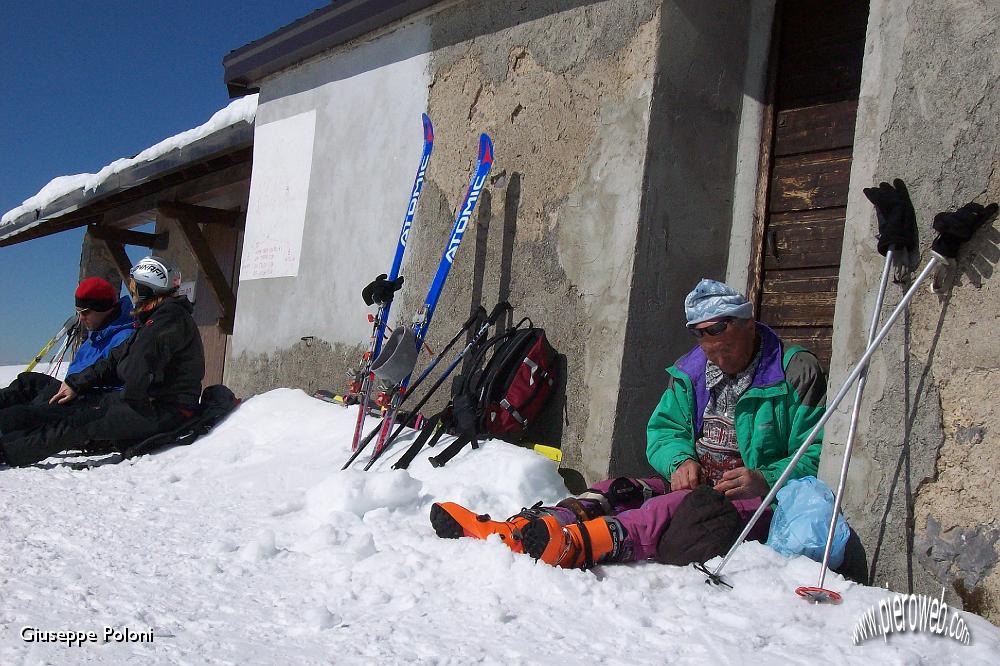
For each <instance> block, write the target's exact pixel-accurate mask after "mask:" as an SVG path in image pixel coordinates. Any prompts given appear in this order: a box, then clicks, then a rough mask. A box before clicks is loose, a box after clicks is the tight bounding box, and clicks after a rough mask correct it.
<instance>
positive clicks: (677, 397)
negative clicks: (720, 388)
mask: <svg viewBox="0 0 1000 666" xmlns="http://www.w3.org/2000/svg"><path fill="white" fill-rule="evenodd" d="M693 402H694V401H693V400H692V398H691V387H690V384H689V383H687V382H684V381H682V380H681V379H678V378H676V377H674V376H673V375H671V376H670V383H669V384H668V385H667V389H666V390H665V391H664V392H663V396H662V397H661V398H660V403H659V404H658V405H657V406H656V409H655V410H653V415H652V416H651V417H650V418H649V425H647V426H646V457H647V458H648V459H649V464H650V465H651V466H652V467H653V469H655V470H656V472H657V473H658V474H660V475H662V476H663V477H665V478H668V479H669V478H670V475H671V474H673V473H674V470H675V469H677V466H678V465H680V464H681V463H682V462H684V461H685V460H697V455H696V454H695V451H694V420H693V418H692V414H691V410H692V407H691V405H692V404H693Z"/></svg>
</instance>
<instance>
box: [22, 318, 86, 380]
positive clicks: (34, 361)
mask: <svg viewBox="0 0 1000 666" xmlns="http://www.w3.org/2000/svg"><path fill="white" fill-rule="evenodd" d="M78 319H79V315H78V314H76V313H73V314H72V315H71V316H70V318H69V319H67V320H66V321H65V322H64V323H63V325H62V326H61V327H60V328H59V332H58V333H56V334H55V335H53V336H52V339H51V340H49V341H48V342H46V343H45V346H44V347H42V349H41V350H40V351H39V352H38V353H37V354H35V358H33V359H32V361H31V363H29V364H28V367H27V368H25V369H24V371H25V372H31V371H32V370H34V369H35V366H36V365H38V363H39V362H40V361H41V360H42V359H43V358H45V355H46V354H48V353H49V350H50V349H52V347H53V346H54V345H55V344H56V342H58V341H59V340H60V339H61V338H62V336H64V335H67V334H68V333H69V330H70V328H75V327H74V324H76V322H77V320H78Z"/></svg>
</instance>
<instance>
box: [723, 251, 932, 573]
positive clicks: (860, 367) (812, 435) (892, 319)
mask: <svg viewBox="0 0 1000 666" xmlns="http://www.w3.org/2000/svg"><path fill="white" fill-rule="evenodd" d="M947 261H948V260H947V259H946V258H945V257H943V256H942V255H940V254H938V253H937V252H935V251H933V250H932V251H931V258H930V261H928V262H927V265H926V266H925V267H924V270H923V271H921V272H920V275H919V276H917V279H916V280H915V281H914V282H913V285H912V286H910V288H909V290H907V292H906V294H905V295H904V296H903V299H902V300H901V301H900V302H899V304H898V305H897V306H896V308H895V309H894V310H893V311H892V314H890V315H889V318H888V319H887V320H886V322H885V324H884V325H883V326H882V328H881V330H879V332H878V334H877V335H876V336H875V337H874V339H873V340H872V343H871V344H870V345H868V349H866V350H865V353H864V354H863V355H862V356H861V359H860V360H859V361H858V362H857V364H856V365H855V366H854V370H853V371H851V374H850V375H848V376H847V379H846V380H845V381H844V384H843V386H841V387H840V391H838V392H837V395H836V397H835V398H834V399H833V402H831V403H830V404H829V405H827V408H826V412H825V413H824V414H823V416H822V417H820V420H819V421H818V422H817V423H816V425H815V426H813V429H812V430H810V431H809V434H808V435H807V436H806V439H805V441H804V442H802V446H800V447H799V449H798V451H796V452H795V455H794V456H792V459H791V460H790V461H789V463H788V465H787V466H786V467H785V471H784V472H782V473H781V476H780V477H778V480H777V481H775V482H774V485H773V486H771V491H770V492H768V494H767V497H765V498H764V500H763V501H762V502H761V503H760V506H759V507H757V511H755V512H754V514H753V516H751V518H750V522H748V523H747V525H746V527H744V528H743V531H742V532H740V535H739V537H738V538H737V539H736V543H734V544H733V545H732V547H731V548H730V549H729V552H728V553H726V556H725V557H724V558H723V560H722V562H721V563H720V564H719V566H718V567H716V569H715V571H714V572H713V573H711V574H709V580H710V581H711V582H713V583H716V584H718V583H719V582H721V573H722V570H723V569H724V568H725V567H726V564H728V563H729V560H730V559H732V557H733V554H734V553H735V552H736V550H737V549H738V548H739V547H740V545H741V544H742V543H743V541H744V540H745V539H746V538H747V534H749V533H750V530H751V529H753V526H754V525H756V524H757V521H758V520H760V517H761V515H762V514H763V513H764V511H765V510H766V509H767V508H768V507H769V506H771V502H773V501H774V496H775V495H777V494H778V491H779V490H781V487H782V485H784V483H785V481H787V480H788V477H789V476H791V474H792V470H794V469H795V466H796V465H798V463H799V460H801V458H802V456H803V455H804V454H805V452H806V449H808V448H809V446H810V445H812V443H813V441H814V440H815V439H816V436H817V435H818V434H819V431H820V430H821V429H822V428H823V426H824V425H825V424H826V422H827V421H829V420H830V417H831V416H833V413H834V411H835V410H836V409H837V406H838V405H839V404H840V402H841V401H842V400H843V399H844V396H846V395H847V392H848V391H849V390H850V388H851V385H852V384H854V380H856V379H857V378H858V376H859V375H860V374H861V373H862V372H863V371H864V369H865V368H866V367H867V365H868V361H869V360H870V359H871V357H872V355H873V354H874V353H875V351H876V350H877V349H878V346H879V345H880V344H881V343H882V341H883V340H884V339H885V337H886V335H888V334H889V329H890V328H892V325H893V324H895V323H896V320H897V319H899V316H900V315H901V314H902V313H903V310H905V309H906V306H907V305H909V303H910V301H911V300H913V297H914V296H915V295H916V293H917V289H918V288H919V287H920V284H921V283H922V282H923V281H924V280H925V279H927V276H928V275H930V274H931V272H932V271H933V270H934V268H936V267H937V265H938V264H939V263H946V262H947Z"/></svg>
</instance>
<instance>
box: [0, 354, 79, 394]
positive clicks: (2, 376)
mask: <svg viewBox="0 0 1000 666" xmlns="http://www.w3.org/2000/svg"><path fill="white" fill-rule="evenodd" d="M69 363H70V362H69V360H64V361H63V364H62V365H61V366H60V367H59V370H58V371H57V372H56V378H57V379H62V378H63V377H65V376H66V368H68V367H69ZM27 365H28V364H27V363H22V364H21V365H0V388H3V387H4V386H7V385H8V384H10V383H11V382H12V381H14V378H15V377H17V376H18V375H19V374H20V373H22V372H24V369H25V368H26V367H27ZM33 372H42V373H46V374H48V372H49V364H48V363H39V364H38V365H36V366H35V368H34V370H33Z"/></svg>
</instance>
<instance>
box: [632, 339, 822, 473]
mask: <svg viewBox="0 0 1000 666" xmlns="http://www.w3.org/2000/svg"><path fill="white" fill-rule="evenodd" d="M757 330H758V332H759V333H760V339H761V352H760V354H761V357H760V363H759V364H758V365H757V371H756V373H755V374H754V378H753V384H752V385H751V386H750V388H749V389H747V392H746V393H744V394H743V396H742V397H740V399H739V400H738V401H737V403H736V418H735V421H734V424H733V426H734V428H735V430H736V441H737V443H738V444H739V447H740V455H741V456H742V457H743V463H744V464H745V465H746V466H747V467H748V468H750V469H758V470H760V471H761V473H762V474H763V475H764V479H765V480H767V483H768V485H773V484H774V482H775V481H777V480H778V477H779V476H781V473H782V472H783V471H784V470H785V467H786V466H787V465H788V463H789V461H790V460H791V458H792V457H793V456H794V455H795V452H796V451H797V450H798V449H799V447H800V446H801V445H802V443H803V442H804V441H805V438H806V436H807V435H808V434H809V432H810V431H811V430H812V429H813V427H814V426H815V425H816V423H817V422H818V421H819V420H820V418H822V416H823V413H824V412H825V411H826V377H825V375H824V374H823V369H822V368H821V367H820V364H819V361H817V360H816V357H815V356H813V355H812V354H811V353H810V352H808V351H806V350H805V349H803V348H802V347H794V346H793V347H788V348H785V346H784V345H783V344H782V342H781V339H780V338H778V336H777V335H775V333H774V331H772V330H771V329H770V328H768V327H767V326H764V325H763V324H760V323H758V324H757ZM706 361H707V359H706V358H705V353H704V352H703V351H701V348H699V347H695V348H694V349H693V350H692V351H691V352H690V353H688V354H686V355H685V356H683V357H681V358H680V360H678V361H677V363H675V364H674V365H672V366H671V367H669V368H667V372H668V373H669V375H670V377H669V380H668V383H667V390H666V391H664V392H663V397H662V398H660V403H659V405H657V407H656V409H655V410H654V411H653V415H652V417H650V419H649V425H648V426H647V428H646V437H647V440H646V442H647V443H646V456H647V457H648V458H649V464H650V465H652V466H653V469H655V470H656V471H657V472H659V473H660V474H662V475H663V476H664V477H666V478H668V479H669V478H670V475H671V474H673V472H674V470H676V469H677V466H678V465H680V464H681V463H682V462H684V461H685V460H697V459H698V456H697V455H696V454H695V446H694V442H695V439H696V438H697V437H698V435H699V433H700V432H701V426H702V416H703V414H704V411H705V405H706V404H707V402H708V389H707V388H706V385H705V364H706ZM822 441H823V433H822V431H820V433H819V436H818V437H817V438H816V440H815V441H814V442H813V443H812V444H811V445H810V446H809V448H807V449H806V451H805V454H804V455H803V456H802V458H801V459H799V462H798V464H797V465H796V466H795V471H794V472H793V473H792V477H791V478H793V479H797V478H800V477H803V476H806V475H809V474H812V475H815V474H816V469H817V467H818V465H819V455H820V449H821V447H822Z"/></svg>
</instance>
